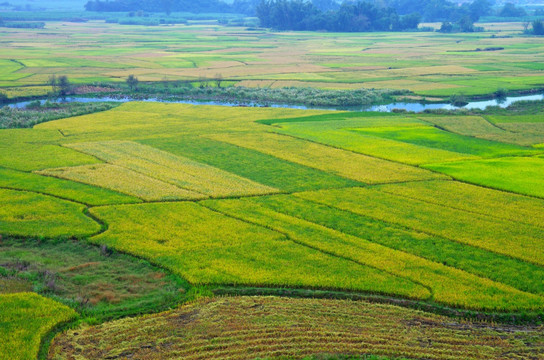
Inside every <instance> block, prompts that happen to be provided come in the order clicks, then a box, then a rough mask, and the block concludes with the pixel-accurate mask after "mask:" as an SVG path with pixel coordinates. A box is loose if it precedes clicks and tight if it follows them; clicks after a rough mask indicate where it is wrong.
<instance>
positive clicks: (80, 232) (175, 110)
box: [0, 102, 544, 360]
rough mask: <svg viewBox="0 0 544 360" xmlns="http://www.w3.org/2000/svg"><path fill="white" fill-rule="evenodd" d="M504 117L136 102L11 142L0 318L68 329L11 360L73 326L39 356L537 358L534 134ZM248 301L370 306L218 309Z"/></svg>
mask: <svg viewBox="0 0 544 360" xmlns="http://www.w3.org/2000/svg"><path fill="white" fill-rule="evenodd" d="M504 114H505V113H504V112H502V113H496V114H491V113H490V114H485V113H484V114H482V115H481V116H475V115H463V114H455V115H447V114H446V115H437V114H432V115H430V114H408V113H403V114H394V113H391V114H382V113H361V112H338V111H318V110H311V111H309V110H296V109H285V108H283V109H282V108H242V107H238V108H236V107H221V106H201V105H183V104H164V103H149V102H129V103H125V104H122V105H120V106H118V107H116V108H113V109H111V110H108V111H104V112H99V113H95V114H89V115H82V116H78V117H72V118H66V119H61V120H55V121H50V122H45V123H41V124H38V125H36V126H34V127H33V128H32V129H7V130H1V131H0V138H2V139H3V141H2V143H1V145H0V195H1V196H0V203H1V207H0V234H1V235H2V238H3V239H4V240H2V241H4V242H5V244H4V245H3V246H4V247H3V248H2V251H3V253H4V252H5V254H6V255H5V256H0V269H3V270H1V271H2V272H0V280H2V281H0V289H3V290H0V293H2V294H4V295H0V301H5V302H9V303H10V304H13V303H14V302H25V301H30V300H28V299H27V297H29V296H30V295H27V293H26V292H28V291H30V290H32V289H34V291H37V292H38V293H40V294H42V295H43V296H46V297H49V299H46V298H42V297H37V295H36V296H34V297H31V299H32V301H35V302H36V301H38V302H43V301H50V302H51V301H53V302H55V304H57V305H55V306H58V307H59V309H63V310H62V311H61V310H58V311H57V310H55V309H56V308H55V307H54V306H51V307H47V311H50V312H47V313H46V314H43V315H28V317H29V318H33V319H34V318H35V319H40V320H39V322H40V323H39V324H40V325H39V329H40V330H36V329H37V328H36V326H38V325H35V324H34V323H32V322H30V323H28V324H24V325H23V324H20V325H17V326H19V327H21V329H24V331H28V332H29V333H32V334H33V335H32V336H33V337H28V336H27V335H25V334H24V333H21V334H20V336H19V335H13V336H11V337H10V338H9V339H10V340H9V341H8V342H2V343H0V353H6V351H8V350H7V349H11V348H13V346H14V344H15V343H18V342H19V344H23V343H25V342H28V343H32V344H34V345H33V347H28V351H30V352H31V353H32V354H34V355H32V356H30V357H27V358H33V357H35V356H36V355H35V354H37V352H38V350H37V349H38V348H40V346H39V344H40V341H39V339H41V337H42V336H44V334H50V335H48V336H49V337H48V338H47V339H49V340H46V341H45V343H46V344H49V341H50V340H51V338H52V336H51V334H54V332H53V333H52V332H50V330H51V329H52V328H53V327H54V326H55V324H58V323H63V322H65V321H67V320H69V319H73V318H74V317H77V318H78V319H79V320H78V321H75V322H74V321H72V325H71V329H70V328H66V329H64V330H66V331H63V332H62V333H61V334H60V335H59V336H57V337H56V338H55V339H54V341H53V343H52V346H51V348H50V349H49V350H47V347H45V348H43V347H42V348H41V350H40V354H41V355H40V356H41V357H42V358H47V357H49V358H50V359H55V360H56V359H101V358H114V357H117V358H123V357H130V358H141V359H151V358H153V359H156V358H157V359H161V358H164V359H165V358H172V357H183V358H195V359H200V358H202V359H204V358H226V357H229V358H233V359H255V358H265V357H270V358H293V359H300V358H304V357H306V356H312V355H316V356H318V355H319V356H321V355H323V354H342V355H361V356H363V355H364V356H366V355H376V356H386V357H390V358H393V359H394V358H406V359H460V358H463V359H465V358H466V359H511V358H520V359H540V358H543V357H544V342H543V341H544V337H543V336H542V334H543V333H544V332H543V329H542V327H541V325H539V324H541V322H542V316H543V314H544V282H543V281H542V279H544V253H543V252H542V249H543V248H544V215H543V214H544V213H543V212H542V209H543V208H544V193H542V187H543V186H542V185H544V183H542V176H543V174H542V161H541V160H542V159H544V148H543V146H542V144H544V135H543V134H540V133H539V132H538V131H534V129H535V128H538V125H539V124H541V120H542V114H541V113H540V112H537V113H536V114H534V112H533V113H532V114H523V113H516V115H515V116H512V117H511V118H510V117H509V116H507V115H504ZM520 124H521V125H523V127H517V125H520ZM526 128H527V129H531V130H530V131H527V136H524V134H525V133H523V132H522V131H523V130H522V129H526ZM513 129H515V130H513ZM18 239H19V240H18ZM2 241H0V248H1V247H2ZM77 244H81V245H77ZM81 246H83V247H81ZM25 249H26V250H25ZM60 249H62V251H61V250H60ZM91 249H96V252H94V253H93V252H92V250H91ZM61 253H62V254H64V253H66V254H73V255H70V256H66V257H64V256H61V255H60V254H61ZM55 254H57V255H55ZM10 257H13V258H12V259H11V258H10ZM40 258H42V259H50V260H47V261H46V260H40V261H39V264H38V265H36V264H35V262H36V261H37V260H36V259H40ZM10 259H11V260H10ZM79 259H81V260H79ZM130 259H134V261H131V260H130ZM138 261H141V262H142V263H141V264H139V263H138ZM79 262H81V264H79V265H78V263H79ZM115 264H118V265H115ZM121 264H124V265H121ZM99 268H103V269H104V270H102V271H101V272H97V273H96V276H92V275H91V274H92V272H93V269H99ZM108 269H110V270H108ZM130 272H135V274H134V276H130ZM51 274H55V275H54V276H53V275H51ZM105 274H109V275H108V276H109V277H104V276H106V275H105ZM114 274H119V275H114ZM154 279H156V280H154ZM51 282H52V283H51ZM78 282H79V283H80V284H88V285H86V287H85V288H86V289H89V290H88V292H87V294H84V295H83V294H79V295H78V294H77V293H75V290H74V289H77V286H78V285H77V284H78ZM158 283H160V284H162V285H160V286H159V285H157V284H158ZM40 284H42V285H40ZM108 284H110V285H108ZM125 284H127V285H125ZM128 284H130V285H128ZM124 286H129V287H128V289H132V290H124ZM163 286H164V287H165V289H168V290H161V287H163ZM249 288H251V289H291V290H286V291H308V292H309V294H310V297H311V294H313V293H314V292H315V293H316V294H317V292H320V291H325V292H328V293H329V294H348V296H351V295H349V294H352V295H353V294H358V296H365V297H367V300H365V301H348V300H339V299H337V300H317V299H313V300H312V299H302V298H296V297H295V298H282V297H243V296H242V297H240V296H234V297H224V298H223V297H216V296H215V297H214V296H213V294H214V293H215V292H217V291H219V290H218V289H230V291H231V292H233V293H234V294H236V293H238V292H242V291H244V289H249ZM91 289H92V290H91ZM21 292H23V293H21ZM13 293H15V295H13ZM176 294H178V295H176ZM331 296H333V297H334V296H336V295H331ZM87 298H88V299H94V300H92V301H91V302H88V301H87V300H82V299H87ZM146 299H147V300H146ZM151 299H153V300H151ZM377 299H379V303H378V302H376V300H377ZM187 300H192V302H190V303H189V304H188V305H184V306H182V307H181V308H179V307H178V306H176V305H177V304H180V303H182V302H183V301H187ZM369 301H370V302H369ZM153 302H155V303H156V304H157V305H156V307H154V306H153ZM380 303H381V304H380ZM138 304H141V305H138ZM159 304H160V305H159ZM65 306H68V307H66V308H64V307H65ZM138 306H141V308H142V309H145V311H144V310H141V311H138ZM170 306H172V307H173V308H174V309H173V310H171V311H169V312H163V313H158V314H155V315H145V316H144V317H141V315H142V314H143V313H148V312H160V311H162V310H165V309H167V308H168V307H170ZM420 306H425V309H427V312H424V311H421V310H415V309H414V308H417V307H420ZM70 307H71V308H72V309H70ZM39 308H40V307H39V306H36V309H39ZM3 309H8V310H7V311H3V314H4V315H3V316H12V317H13V318H15V317H17V316H19V315H18V313H17V312H16V310H17V309H18V307H17V306H16V305H13V306H12V305H10V306H7V307H3ZM433 309H434V310H433ZM440 309H449V310H448V311H452V312H454V313H455V312H461V313H463V312H465V313H464V314H472V315H466V316H471V317H478V316H479V317H480V318H481V319H484V318H486V316H494V317H497V316H499V318H500V319H502V320H500V321H504V319H508V321H509V322H511V323H519V322H523V323H524V324H525V325H523V326H521V325H507V324H500V325H497V324H493V323H489V322H485V321H484V322H480V321H477V320H463V319H462V318H460V317H444V316H443V315H438V314H433V313H432V312H433V311H434V312H439V313H440V312H441V311H443V310H440ZM74 310H75V311H77V313H76V312H74ZM17 311H18V310H17ZM59 311H60V312H59ZM108 314H110V315H108ZM114 314H115V315H114ZM131 314H132V315H140V316H135V317H132V318H128V319H119V320H115V319H118V318H122V317H124V316H126V315H131ZM294 314H297V316H294ZM450 315H451V314H450ZM49 317H50V320H47V321H46V320H45V319H49ZM10 319H11V318H10ZM497 319H498V318H497ZM110 320H114V321H110ZM10 326H14V325H13V324H12V323H11V320H8V321H4V320H3V321H2V322H0V331H4V332H6V331H7V332H9V331H11V330H9V329H11V327H10ZM21 331H23V330H21ZM23 339H24V340H23ZM36 344H38V348H37V347H36ZM8 358H9V357H8ZM16 358H25V357H24V356H23V355H21V356H18V357H16Z"/></svg>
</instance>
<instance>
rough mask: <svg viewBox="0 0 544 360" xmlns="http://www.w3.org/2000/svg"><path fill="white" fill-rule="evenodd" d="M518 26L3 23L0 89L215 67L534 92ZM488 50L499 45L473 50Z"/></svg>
mask: <svg viewBox="0 0 544 360" xmlns="http://www.w3.org/2000/svg"><path fill="white" fill-rule="evenodd" d="M519 28H521V26H520V27H518V28H508V25H506V27H505V28H504V29H501V28H497V27H489V28H488V31H486V32H481V33H471V34H448V35H446V34H440V33H431V32H429V33H425V32H406V33H389V32H388V33H365V34H349V33H343V34H339V33H336V34H335V33H329V34H324V33H311V32H304V33H293V32H281V33H274V32H263V31H261V30H248V29H246V28H243V29H242V28H233V27H221V26H213V25H208V26H185V25H174V26H161V27H158V26H157V27H154V28H152V29H151V28H150V27H144V26H131V27H127V26H121V25H117V24H105V23H100V22H89V23H48V24H47V26H46V28H45V29H7V28H3V29H2V32H1V35H2V39H3V41H4V42H3V44H4V45H3V49H4V50H5V51H4V52H3V53H2V54H0V74H1V76H0V88H3V91H5V92H6V93H8V94H9V95H10V96H16V95H17V96H23V95H36V94H46V93H47V92H48V91H49V89H48V88H47V87H45V86H44V85H45V84H46V83H47V79H48V75H49V74H50V72H51V70H50V69H53V70H54V71H55V73H57V74H65V75H67V76H69V78H70V79H71V80H72V82H73V83H75V84H93V83H96V82H104V81H106V82H108V81H111V82H118V81H120V79H123V78H126V77H127V76H128V75H129V74H134V75H136V76H137V77H138V78H139V79H140V80H142V81H163V80H165V79H166V80H169V81H175V80H189V81H195V82H198V80H199V78H202V77H204V78H209V79H213V78H215V77H216V75H217V74H218V73H220V74H221V75H222V76H223V78H224V79H225V84H233V83H234V84H240V85H244V86H254V87H256V86H261V87H263V86H270V87H289V86H297V87H308V86H309V87H318V88H327V89H346V88H348V89H350V88H351V89H354V88H361V87H365V88H389V89H408V90H412V91H414V92H415V93H416V94H418V95H422V96H431V97H436V96H443V97H448V96H450V95H452V94H464V95H468V96H471V95H484V94H485V95H489V94H492V93H494V92H495V91H497V90H498V89H503V88H504V89H507V90H528V89H534V88H539V87H541V86H542V83H543V81H544V76H542V74H541V71H542V65H541V63H542V54H543V51H544V46H543V45H542V42H541V41H540V39H538V38H537V37H524V38H523V40H520V30H519ZM66 33H69V34H70V36H69V37H68V38H67V37H66ZM120 33H122V34H123V42H120V41H119V34H120ZM520 42H523V44H520ZM44 44H47V46H44ZM520 45H522V46H520ZM488 47H494V48H503V50H500V51H475V50H476V49H485V48H488ZM294 49H296V51H295V50H294Z"/></svg>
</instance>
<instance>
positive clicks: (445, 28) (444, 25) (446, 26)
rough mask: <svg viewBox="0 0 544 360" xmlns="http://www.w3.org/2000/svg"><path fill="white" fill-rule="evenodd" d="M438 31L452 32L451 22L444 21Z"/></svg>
mask: <svg viewBox="0 0 544 360" xmlns="http://www.w3.org/2000/svg"><path fill="white" fill-rule="evenodd" d="M439 31H440V32H443V33H451V32H453V24H452V23H450V22H448V21H444V22H443V23H442V25H441V26H440V30H439Z"/></svg>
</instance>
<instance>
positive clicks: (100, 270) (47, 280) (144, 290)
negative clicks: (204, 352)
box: [0, 238, 187, 319]
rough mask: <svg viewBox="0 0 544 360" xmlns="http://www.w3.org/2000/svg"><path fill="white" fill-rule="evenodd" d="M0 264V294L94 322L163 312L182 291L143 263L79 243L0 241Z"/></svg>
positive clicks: (179, 284)
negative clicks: (25, 295) (50, 302)
mask: <svg viewBox="0 0 544 360" xmlns="http://www.w3.org/2000/svg"><path fill="white" fill-rule="evenodd" d="M0 264H2V265H1V267H0V294H2V293H16V292H29V291H34V292H37V293H39V294H41V295H43V296H49V297H52V298H54V299H55V300H56V301H59V302H61V303H63V304H65V305H68V306H70V307H72V308H74V309H76V310H77V311H78V312H79V313H81V314H82V315H84V316H92V317H94V318H99V319H100V318H107V319H111V318H115V317H118V316H123V315H133V314H141V313H146V312H149V311H150V310H151V311H153V310H155V311H156V310H158V309H163V308H166V307H167V306H171V305H173V304H175V303H176V302H178V301H180V300H181V298H182V296H183V294H184V293H185V288H186V287H187V285H186V284H185V283H184V282H183V281H182V280H181V279H179V278H177V277H176V276H175V275H172V274H170V273H168V272H167V271H165V270H162V269H158V268H156V267H154V266H152V265H150V264H149V263H148V262H146V261H143V260H140V259H135V258H133V257H131V256H128V255H124V254H120V253H114V252H111V251H105V250H104V249H99V248H98V247H96V246H92V245H90V244H85V243H82V242H80V241H44V240H41V241H36V239H32V238H30V239H26V240H20V239H19V240H18V239H9V238H8V239H3V240H2V243H1V244H0ZM3 285H4V286H3Z"/></svg>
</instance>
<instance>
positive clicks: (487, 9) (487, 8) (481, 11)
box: [468, 0, 492, 21]
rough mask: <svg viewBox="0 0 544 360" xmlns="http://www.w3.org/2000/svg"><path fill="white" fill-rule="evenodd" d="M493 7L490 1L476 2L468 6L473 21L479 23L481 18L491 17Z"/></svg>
mask: <svg viewBox="0 0 544 360" xmlns="http://www.w3.org/2000/svg"><path fill="white" fill-rule="evenodd" d="M491 5H492V4H491V2H489V1H488V0H474V2H473V3H472V4H470V5H469V6H468V8H469V12H470V17H471V18H472V21H478V19H480V17H482V16H486V15H489V14H490V13H491Z"/></svg>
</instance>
